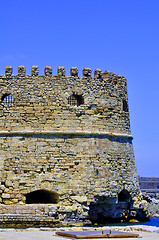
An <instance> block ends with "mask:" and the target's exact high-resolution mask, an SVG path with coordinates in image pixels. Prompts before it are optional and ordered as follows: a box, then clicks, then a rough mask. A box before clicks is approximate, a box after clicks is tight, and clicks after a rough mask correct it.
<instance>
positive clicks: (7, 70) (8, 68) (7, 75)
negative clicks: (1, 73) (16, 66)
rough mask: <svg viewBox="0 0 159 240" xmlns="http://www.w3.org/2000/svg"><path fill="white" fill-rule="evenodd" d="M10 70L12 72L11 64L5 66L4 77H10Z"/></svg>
mask: <svg viewBox="0 0 159 240" xmlns="http://www.w3.org/2000/svg"><path fill="white" fill-rule="evenodd" d="M12 72H13V68H12V66H6V68H5V74H6V77H10V76H11V75H12Z"/></svg>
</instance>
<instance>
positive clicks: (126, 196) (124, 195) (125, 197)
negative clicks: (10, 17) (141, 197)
mask: <svg viewBox="0 0 159 240" xmlns="http://www.w3.org/2000/svg"><path fill="white" fill-rule="evenodd" d="M118 202H125V203H130V202H131V195H130V193H129V192H128V191H127V190H126V189H123V190H122V191H121V192H120V193H119V194H118Z"/></svg>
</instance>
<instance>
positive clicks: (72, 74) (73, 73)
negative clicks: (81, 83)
mask: <svg viewBox="0 0 159 240" xmlns="http://www.w3.org/2000/svg"><path fill="white" fill-rule="evenodd" d="M70 74H71V76H74V77H77V76H78V68H77V67H72V68H71V71H70Z"/></svg>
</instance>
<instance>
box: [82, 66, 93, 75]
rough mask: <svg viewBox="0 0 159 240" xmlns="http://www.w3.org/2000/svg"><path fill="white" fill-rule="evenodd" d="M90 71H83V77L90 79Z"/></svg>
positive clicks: (87, 69)
mask: <svg viewBox="0 0 159 240" xmlns="http://www.w3.org/2000/svg"><path fill="white" fill-rule="evenodd" d="M91 73H92V70H91V69H90V68H84V69H83V77H91Z"/></svg>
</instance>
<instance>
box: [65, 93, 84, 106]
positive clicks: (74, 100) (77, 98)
mask: <svg viewBox="0 0 159 240" xmlns="http://www.w3.org/2000/svg"><path fill="white" fill-rule="evenodd" d="M68 104H70V105H72V106H79V105H81V104H84V99H83V97H82V96H81V95H77V94H73V95H71V96H70V97H69V98H68Z"/></svg>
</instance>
